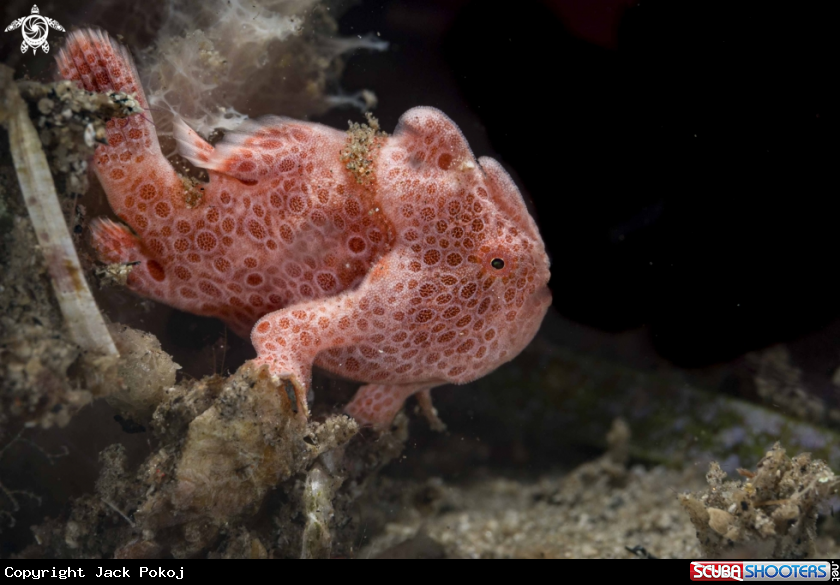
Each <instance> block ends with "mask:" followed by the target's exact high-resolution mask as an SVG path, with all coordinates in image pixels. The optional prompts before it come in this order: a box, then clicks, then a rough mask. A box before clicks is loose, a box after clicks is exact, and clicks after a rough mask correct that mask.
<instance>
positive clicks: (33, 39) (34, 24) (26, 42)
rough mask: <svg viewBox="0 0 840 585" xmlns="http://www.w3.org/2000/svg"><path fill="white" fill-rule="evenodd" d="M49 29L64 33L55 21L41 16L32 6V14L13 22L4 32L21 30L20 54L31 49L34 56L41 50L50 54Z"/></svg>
mask: <svg viewBox="0 0 840 585" xmlns="http://www.w3.org/2000/svg"><path fill="white" fill-rule="evenodd" d="M51 28H52V29H55V30H58V31H61V32H64V27H63V26H61V25H60V24H58V21H57V20H53V19H52V18H47V17H46V16H41V14H40V11H39V10H38V6H37V5H35V4H33V5H32V14H30V15H29V16H24V17H21V18H18V19H17V20H13V21H12V24H10V25H9V26H7V27H6V30H5V32H9V31H10V30H16V29H21V33H23V43H22V44H21V46H20V52H21V53H25V52H26V50H27V49H29V48H30V47H31V48H32V54H33V55H34V54H35V53H37V52H38V49H41V50H42V51H44V52H45V53H49V52H50V44H49V43H48V42H47V35H48V34H49V32H50V29H51Z"/></svg>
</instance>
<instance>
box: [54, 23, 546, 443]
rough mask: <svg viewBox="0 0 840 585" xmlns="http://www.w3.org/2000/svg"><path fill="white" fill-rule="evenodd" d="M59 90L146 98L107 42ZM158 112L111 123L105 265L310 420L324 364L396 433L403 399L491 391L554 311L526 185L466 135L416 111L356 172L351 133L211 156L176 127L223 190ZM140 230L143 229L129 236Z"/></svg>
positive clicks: (281, 138)
mask: <svg viewBox="0 0 840 585" xmlns="http://www.w3.org/2000/svg"><path fill="white" fill-rule="evenodd" d="M58 65H59V70H60V72H61V75H62V76H63V77H64V78H65V79H72V80H75V81H78V82H80V83H81V85H83V86H84V87H85V88H86V89H88V90H94V91H111V90H116V91H124V92H127V93H136V94H137V99H138V102H139V103H140V105H141V106H143V107H147V105H146V100H145V97H144V96H143V92H142V88H141V87H140V84H139V81H138V78H137V74H136V71H135V70H134V67H133V64H132V61H131V57H130V56H129V54H128V52H127V51H126V49H125V48H123V47H121V46H119V45H118V44H117V43H115V42H113V41H111V39H110V38H109V37H108V36H107V35H106V34H104V33H100V32H96V31H90V30H83V31H77V32H74V33H71V34H70V35H68V41H67V45H66V46H65V48H64V49H63V50H62V51H61V53H60V54H59V56H58ZM148 118H149V116H148V114H147V115H145V116H143V115H135V116H132V117H130V118H128V119H117V120H112V121H110V122H108V128H107V130H108V144H107V145H102V146H99V147H98V148H97V151H96V154H95V169H96V173H97V175H98V177H99V179H100V181H101V182H102V185H103V186H104V188H105V191H106V193H107V195H108V199H109V201H110V203H111V206H112V208H113V210H114V212H115V213H116V214H117V216H118V217H119V218H120V219H121V220H122V221H123V222H124V224H125V225H123V224H118V223H115V222H112V221H110V220H97V221H96V222H95V223H94V225H93V227H92V241H93V244H94V247H95V248H96V250H97V252H98V254H99V257H100V259H101V260H102V261H104V262H135V263H138V264H137V265H136V267H135V268H134V270H132V272H131V273H130V275H129V277H128V286H129V288H130V289H132V290H134V291H136V292H137V293H139V294H140V295H143V296H146V297H150V298H152V299H155V300H157V301H160V302H162V303H165V304H168V305H171V306H173V307H177V308H179V309H182V310H184V311H188V312H190V313H195V314H199V315H207V316H212V317H217V318H219V319H222V320H223V321H224V322H225V323H226V324H227V325H228V326H229V327H230V328H231V329H232V330H233V331H235V332H236V333H237V334H239V335H241V336H243V337H244V336H248V335H249V334H250V336H251V341H252V343H253V345H254V347H255V348H256V350H257V354H258V356H257V358H256V360H255V362H256V364H257V365H263V364H264V365H266V366H268V368H269V370H270V372H271V373H272V375H273V376H275V379H276V380H277V381H278V383H279V381H280V380H281V379H282V380H284V381H287V382H289V383H291V385H292V387H293V389H294V391H295V395H296V397H297V401H298V407H299V410H300V412H301V413H307V412H308V411H307V406H306V393H307V390H308V389H309V386H310V383H311V368H312V365H313V364H315V365H318V366H319V367H322V368H324V369H326V370H328V371H330V372H333V373H336V374H339V375H341V376H343V377H346V378H350V379H353V380H358V381H360V382H364V383H366V385H364V386H362V387H361V388H360V389H359V391H358V392H357V394H356V396H355V397H354V398H353V400H352V401H351V402H350V403H349V404H348V405H347V406H346V408H345V410H346V412H347V413H348V414H350V415H352V416H353V417H354V418H356V419H357V420H358V421H360V422H361V423H363V424H369V425H372V426H374V427H375V428H379V429H382V428H386V427H387V426H388V425H389V424H390V423H391V421H392V419H393V417H394V416H395V415H396V414H397V413H398V412H399V410H400V409H401V408H402V405H403V403H404V402H405V400H406V398H408V397H409V396H411V395H413V394H417V395H418V399H419V400H420V404H421V405H422V406H423V407H424V409H425V410H426V411H427V412H433V409H432V407H431V400H430V397H429V390H430V389H431V388H433V387H435V386H440V385H442V384H447V383H455V384H463V383H466V382H469V381H471V380H475V379H477V378H479V377H481V376H484V375H485V374H487V373H488V372H490V371H492V370H494V369H496V368H497V367H498V366H499V365H501V364H503V363H505V362H507V361H509V360H511V359H512V358H513V357H515V356H516V355H517V354H518V353H519V352H520V351H521V350H522V349H523V348H524V347H525V346H526V345H527V344H528V343H529V342H530V340H531V339H532V338H533V336H534V335H535V334H536V331H537V329H538V328H539V325H540V323H541V322H542V319H543V316H544V315H545V312H546V310H547V308H548V306H549V304H550V302H551V295H550V293H549V291H548V288H547V286H546V285H547V282H548V278H549V266H548V258H547V256H546V253H545V248H544V246H543V242H542V239H541V238H540V235H539V232H538V230H537V227H536V224H535V223H534V221H533V219H532V218H531V216H530V215H529V213H528V211H527V209H526V207H525V205H524V203H523V200H522V197H521V195H520V194H519V191H518V190H517V188H516V186H515V184H514V183H513V181H512V180H511V178H510V177H509V176H508V174H507V173H506V172H505V171H504V170H503V169H502V167H501V165H499V164H498V163H497V162H496V161H494V160H493V159H490V158H486V157H484V158H480V159H478V160H476V159H475V158H474V157H473V155H472V153H471V151H470V149H469V146H468V145H467V143H466V140H465V139H464V137H463V135H462V134H461V132H460V131H459V129H458V127H457V126H456V125H455V124H454V123H453V122H452V121H451V120H450V119H449V118H447V117H446V116H445V115H444V114H443V113H442V112H440V111H438V110H436V109H433V108H426V107H420V108H414V109H411V110H409V111H408V112H406V113H405V114H404V115H403V116H402V118H401V119H400V121H399V124H398V126H397V128H396V130H395V132H394V134H393V136H390V137H385V136H378V137H376V138H375V139H374V141H373V144H372V145H371V148H370V150H369V156H370V157H371V159H372V161H373V162H372V168H373V169H374V172H373V174H372V176H369V177H367V178H366V179H365V180H362V181H358V180H357V175H354V174H353V173H352V172H350V171H349V170H348V169H347V168H346V164H345V163H344V162H342V157H341V151H342V149H344V148H345V147H346V146H347V144H348V140H350V139H349V138H348V135H347V134H346V133H344V132H340V131H338V130H335V129H332V128H328V127H325V126H322V125H319V124H313V123H308V122H300V121H295V120H291V119H287V118H276V117H269V118H263V119H261V120H259V121H256V122H249V123H246V125H244V126H242V127H240V129H238V130H237V131H236V132H234V133H229V134H228V135H226V137H225V139H224V140H223V141H222V142H221V143H220V144H218V145H216V146H215V147H214V146H211V145H210V144H208V143H207V142H205V141H204V140H203V139H202V138H201V137H200V136H199V135H198V134H196V133H195V132H194V131H192V130H191V129H189V128H188V127H187V126H186V125H185V124H183V122H178V123H176V128H175V136H176V139H177V141H178V146H179V151H180V152H181V154H182V155H183V156H185V157H186V158H187V159H188V160H190V161H191V162H193V163H194V164H196V165H197V166H199V167H202V168H204V169H207V171H208V174H209V177H210V180H209V182H208V183H206V184H201V185H198V186H193V185H191V184H189V183H185V182H184V181H183V180H182V179H181V178H180V177H179V176H178V175H177V173H176V172H175V171H174V170H173V168H172V166H171V165H170V164H169V162H168V161H167V160H166V159H165V158H164V156H163V155H162V153H161V150H160V146H159V144H158V141H157V137H156V135H155V133H154V131H153V127H152V126H151V123H150V122H149V119H148ZM129 228H130V229H129Z"/></svg>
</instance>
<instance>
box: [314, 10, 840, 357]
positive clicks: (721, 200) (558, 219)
mask: <svg viewBox="0 0 840 585" xmlns="http://www.w3.org/2000/svg"><path fill="white" fill-rule="evenodd" d="M828 6H829V4H828V3H821V4H820V5H811V4H808V3H794V4H790V3H785V4H782V3H772V2H771V3H767V2H708V1H706V2H673V1H672V0H671V1H659V0H652V1H651V0H645V1H644V2H629V1H626V0H624V1H622V0H597V1H596V0H590V1H585V0H541V1H538V0H519V1H517V2H513V3H509V2H504V3H502V2H489V1H487V0H473V1H460V0H452V1H445V0H440V1H436V2H432V1H409V0H394V1H382V0H371V1H365V2H361V3H360V4H358V5H357V6H355V7H354V8H351V9H350V10H349V11H348V12H347V13H346V14H345V16H344V17H343V18H342V19H341V32H342V33H343V34H346V35H349V34H362V33H366V32H369V31H376V32H379V33H380V34H381V36H382V38H383V39H386V40H388V41H390V42H391V43H392V47H391V49H390V50H389V51H388V52H386V53H381V54H370V53H364V54H360V55H359V56H356V57H353V58H351V59H349V61H348V68H347V71H346V73H345V76H344V79H343V85H344V87H345V88H347V89H349V90H353V89H360V88H363V87H369V88H372V89H374V90H375V91H376V93H377V95H378V96H379V98H380V106H379V108H377V110H376V114H377V116H379V118H380V121H381V122H382V125H383V128H384V129H386V130H390V129H393V126H394V125H395V123H396V121H397V119H398V117H399V114H400V113H402V112H403V111H404V110H406V109H408V108H409V107H412V106H414V105H420V104H422V105H432V106H437V107H439V108H441V109H442V110H444V111H445V112H446V113H447V114H448V115H450V116H451V117H452V118H453V119H455V120H456V122H457V123H458V124H459V125H461V128H462V130H463V131H464V133H465V135H466V136H467V138H468V140H469V141H470V144H471V145H472V147H473V150H474V151H475V153H476V155H491V156H494V157H496V158H498V159H499V160H500V161H501V162H502V163H503V164H504V165H505V166H506V168H508V169H509V170H510V171H511V172H512V173H513V175H514V177H516V179H517V182H518V183H519V185H520V186H521V187H522V188H523V191H524V192H525V193H526V194H527V195H528V196H530V198H531V199H532V201H533V203H534V206H535V208H536V216H537V218H538V222H539V224H540V228H541V231H542V234H543V237H544V238H545V241H546V244H547V247H548V249H549V253H550V255H551V260H552V280H551V288H552V291H553V294H554V307H555V308H556V309H557V310H558V311H559V312H560V314H562V315H563V316H565V317H568V318H570V319H572V320H574V321H577V322H579V323H581V324H585V325H590V326H594V327H596V328H599V329H602V330H605V331H622V330H628V329H633V328H639V327H645V328H647V330H648V331H649V335H650V338H651V339H652V341H653V344H654V346H655V348H656V350H657V351H658V352H659V354H660V355H661V356H664V357H665V358H666V359H667V360H670V361H671V362H673V363H675V364H676V365H679V366H683V367H698V366H704V365H709V364H713V363H715V362H720V361H723V360H729V359H732V358H735V357H736V356H738V355H741V354H743V353H744V352H747V351H749V350H753V349H757V348H760V347H763V346H766V345H770V344H772V343H776V342H780V341H786V340H792V339H796V338H797V337H801V336H803V335H805V334H807V333H809V332H813V331H817V330H819V329H822V328H825V327H826V326H828V325H830V324H831V323H832V322H833V321H834V320H835V319H836V318H837V317H838V307H840V303H838V299H837V287H836V286H835V285H834V283H835V281H836V280H837V279H836V277H835V272H836V269H835V264H836V260H835V256H836V250H837V227H836V222H837V218H838V216H837V205H836V204H835V199H836V197H837V193H838V189H837V185H836V160H837V150H836V148H835V147H834V146H833V142H834V140H835V139H836V136H837V132H836V104H837V99H836V94H834V93H829V88H830V87H831V86H833V85H834V83H833V78H834V77H836V75H835V74H834V73H836V56H837V55H838V54H840V51H838V48H837V47H836V45H837V41H836V39H837V35H836V34H835V33H834V28H835V20H834V19H833V18H832V16H831V14H830V12H829V8H828ZM833 72H834V73H833ZM347 117H348V116H347V113H346V112H340V113H332V114H330V115H329V116H326V117H325V120H327V121H332V122H333V123H335V124H342V123H343V122H344V120H345V119H346V118H347ZM835 347H837V345H835ZM835 353H836V352H835Z"/></svg>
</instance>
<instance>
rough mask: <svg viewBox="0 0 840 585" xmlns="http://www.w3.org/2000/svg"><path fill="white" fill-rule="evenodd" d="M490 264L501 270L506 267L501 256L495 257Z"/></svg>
mask: <svg viewBox="0 0 840 585" xmlns="http://www.w3.org/2000/svg"><path fill="white" fill-rule="evenodd" d="M490 266H492V267H493V268H495V269H496V270H501V269H502V268H504V267H505V261H504V260H502V259H501V258H493V260H492V261H491V262H490Z"/></svg>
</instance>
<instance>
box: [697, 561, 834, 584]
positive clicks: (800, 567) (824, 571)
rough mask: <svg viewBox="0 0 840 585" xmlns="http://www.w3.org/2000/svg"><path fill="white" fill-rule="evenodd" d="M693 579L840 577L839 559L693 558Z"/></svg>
mask: <svg viewBox="0 0 840 585" xmlns="http://www.w3.org/2000/svg"><path fill="white" fill-rule="evenodd" d="M690 576H691V580H692V581H829V580H830V581H840V570H838V564H837V563H836V562H831V563H829V562H828V561H692V563H691V575H690Z"/></svg>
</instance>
